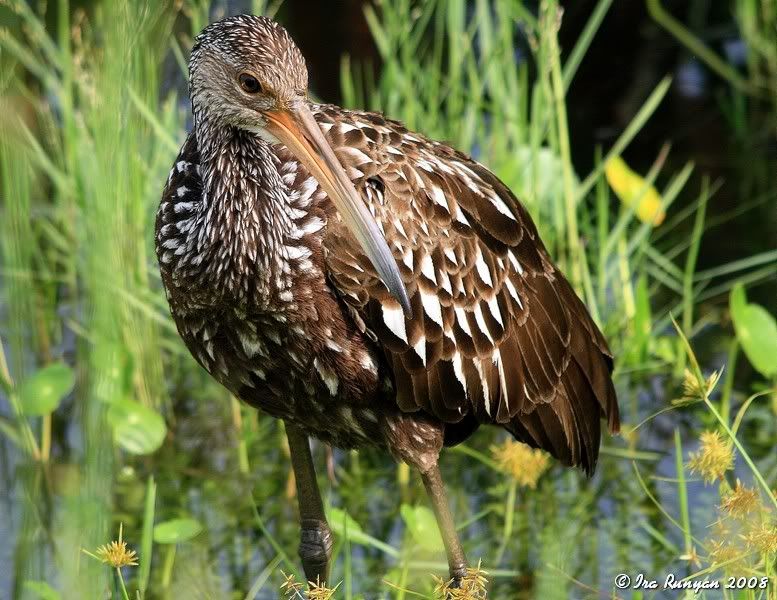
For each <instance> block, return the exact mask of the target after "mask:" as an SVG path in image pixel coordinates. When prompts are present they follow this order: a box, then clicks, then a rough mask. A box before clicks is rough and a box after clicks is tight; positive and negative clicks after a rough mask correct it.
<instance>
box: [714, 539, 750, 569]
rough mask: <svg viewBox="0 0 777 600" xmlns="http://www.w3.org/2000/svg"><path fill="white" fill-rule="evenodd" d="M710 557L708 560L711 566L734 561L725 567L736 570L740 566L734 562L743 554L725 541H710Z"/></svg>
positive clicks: (737, 562)
mask: <svg viewBox="0 0 777 600" xmlns="http://www.w3.org/2000/svg"><path fill="white" fill-rule="evenodd" d="M709 548H710V555H709V559H710V562H711V563H712V564H713V565H720V564H723V563H728V562H729V561H734V562H733V563H731V564H729V565H727V566H726V568H727V569H729V570H732V569H733V570H736V568H737V567H738V566H740V561H738V560H735V559H737V558H738V557H741V556H742V555H743V554H744V553H743V552H742V549H741V548H738V547H737V546H734V545H732V544H730V543H728V542H727V541H725V540H710V541H709Z"/></svg>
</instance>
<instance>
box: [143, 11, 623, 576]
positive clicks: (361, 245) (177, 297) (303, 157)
mask: <svg viewBox="0 0 777 600" xmlns="http://www.w3.org/2000/svg"><path fill="white" fill-rule="evenodd" d="M307 86H308V81H307V69H306V66H305V60H304V58H303V56H302V54H301V53H300V51H299V49H298V48H297V46H296V45H295V43H294V42H293V41H292V39H291V37H290V36H289V34H288V33H287V32H286V30H285V29H283V28H282V27H281V26H280V25H278V24H277V23H275V22H274V21H272V20H270V19H268V18H265V17H257V16H251V15H242V16H236V17H230V18H227V19H224V20H222V21H219V22H217V23H213V24H211V25H209V26H208V27H206V28H205V29H204V30H203V32H202V33H201V34H200V35H199V36H197V38H196V40H195V44H194V47H193V49H192V53H191V58H190V62H189V92H190V96H191V105H192V112H193V117H194V127H193V131H192V132H191V133H190V134H189V135H188V137H187V139H186V141H185V142H184V144H183V147H182V148H181V151H180V154H179V155H178V157H177V159H176V161H175V164H174V165H173V168H172V170H171V172H170V176H169V178H168V180H167V184H166V186H165V188H164V192H163V195H162V201H161V204H160V206H159V211H158V214H157V221H156V250H157V256H158V259H159V265H160V269H161V274H162V280H163V283H164V288H165V291H166V294H167V299H168V301H169V304H170V310H171V313H172V316H173V318H174V320H175V323H176V325H177V327H178V331H179V332H180V335H181V337H182V338H183V340H184V342H185V343H186V346H187V347H188V348H189V350H190V351H191V353H192V355H193V356H194V358H195V359H196V360H197V361H198V362H199V364H200V365H202V367H204V368H205V369H206V370H207V371H208V372H209V373H210V374H211V375H212V376H213V377H214V378H215V379H216V380H217V381H219V382H220V383H221V384H223V385H224V386H225V387H226V388H227V389H228V390H230V391H231V392H232V393H233V394H235V395H236V396H237V397H238V398H240V399H242V400H243V401H245V402H247V403H248V404H250V405H252V406H254V407H256V408H258V409H261V410H262V411H264V412H266V413H268V414H270V415H272V416H274V417H277V418H280V419H283V421H284V422H285V427H286V434H287V436H288V442H289V449H290V453H291V462H292V465H293V469H294V473H295V475H296V482H297V489H298V503H299V511H300V519H301V543H300V547H299V553H300V558H301V560H302V564H303V568H304V571H305V575H306V577H307V578H308V579H309V580H311V581H317V580H318V581H325V580H326V579H327V575H328V563H329V558H330V554H331V545H332V536H331V532H330V529H329V527H328V525H327V522H326V517H325V515H324V510H323V504H322V501H321V496H320V493H319V490H318V487H317V484H316V477H315V471H314V466H313V461H312V459H311V454H310V447H309V439H308V436H313V437H315V438H318V439H319V440H322V441H323V442H325V443H327V444H330V445H332V446H335V447H340V448H360V447H365V446H377V447H380V448H384V449H387V450H388V451H389V452H390V453H391V454H392V455H393V456H394V457H395V458H396V459H397V460H400V461H404V462H406V463H408V464H409V465H411V466H413V467H416V468H417V469H418V471H419V472H420V474H421V478H422V480H423V483H424V485H425V487H426V490H427V492H428V495H429V498H430V501H431V503H432V506H433V508H434V512H435V515H436V517H437V520H438V524H439V526H440V530H441V533H442V537H443V541H444V543H445V548H446V552H447V557H448V563H449V567H450V574H451V577H452V578H453V579H454V580H458V579H460V578H461V577H462V576H463V575H464V573H465V569H466V562H465V557H464V552H463V550H462V547H461V544H460V542H459V540H458V537H457V535H456V532H455V528H454V522H453V518H452V516H451V513H450V510H449V507H448V505H447V501H446V498H445V490H444V487H443V483H442V480H441V477H440V471H439V468H438V456H439V454H440V451H441V449H442V447H443V446H449V445H453V444H456V443H458V442H461V441H462V440H464V439H466V438H467V437H469V436H470V435H471V434H472V433H473V432H474V431H475V430H476V429H477V428H478V426H479V425H481V424H490V425H498V426H501V427H503V428H504V429H506V430H507V431H508V432H510V433H511V434H512V435H513V436H515V438H517V439H518V440H520V441H522V442H525V443H526V444H529V445H531V446H534V447H538V448H542V449H544V450H547V451H548V452H549V453H550V454H552V455H553V456H555V457H556V458H557V459H559V460H560V461H561V462H563V463H565V464H567V465H572V466H580V467H582V468H583V469H584V470H585V471H586V472H588V473H589V474H590V473H591V472H592V471H593V470H594V467H595V465H596V460H597V456H598V453H599V443H600V419H601V418H604V419H606V420H607V422H608V425H609V428H610V430H611V431H615V430H617V428H618V407H617V403H616V397H615V392H614V389H613V384H612V379H611V375H610V373H611V370H612V356H611V354H610V351H609V350H608V347H607V343H606V341H605V340H604V337H603V336H602V334H601V332H600V331H599V329H598V328H597V326H596V325H595V324H594V322H593V320H592V319H591V317H590V316H589V314H588V312H587V310H586V308H585V306H584V305H583V303H582V302H581V301H580V299H579V298H578V297H577V296H576V294H575V292H574V291H573V289H572V287H571V286H570V284H569V283H568V282H567V280H566V279H565V278H564V276H563V275H562V274H561V273H560V272H559V270H558V269H557V268H556V267H555V266H554V264H553V262H552V261H551V259H550V257H549V255H548V253H547V251H546V249H545V247H544V246H543V243H542V241H541V240H540V238H539V236H538V234H537V229H536V227H535V225H534V223H533V222H532V220H531V218H530V217H529V215H528V213H527V212H526V210H525V208H524V207H523V206H521V204H520V203H519V202H518V201H517V199H516V198H515V196H514V195H513V194H512V193H511V192H510V190H509V189H508V188H507V187H506V186H505V185H504V184H503V183H502V182H501V181H500V180H499V179H498V178H497V177H496V176H495V175H493V174H492V173H491V172H490V171H488V170H487V169H486V168H485V167H484V166H483V165H481V164H479V163H478V162H476V161H474V160H473V159H471V158H470V157H469V156H467V155H466V154H463V153H461V152H458V151H456V150H454V149H453V148H451V147H449V146H447V145H445V144H443V143H440V142H436V141H434V140H431V139H429V138H427V137H425V136H423V135H421V134H419V133H415V132H412V131H408V130H407V129H406V128H405V127H404V126H403V125H402V124H401V123H399V122H397V121H393V120H389V119H387V118H385V117H384V116H382V115H380V114H377V113H372V112H362V111H356V110H346V109H343V108H340V107H337V106H332V105H325V104H315V103H313V102H311V101H310V100H309V99H308V97H307ZM494 135H498V133H497V132H494Z"/></svg>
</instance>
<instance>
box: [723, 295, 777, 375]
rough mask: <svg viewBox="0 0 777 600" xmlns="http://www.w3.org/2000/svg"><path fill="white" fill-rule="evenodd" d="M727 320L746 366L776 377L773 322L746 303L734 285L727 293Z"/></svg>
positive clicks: (776, 333)
mask: <svg viewBox="0 0 777 600" xmlns="http://www.w3.org/2000/svg"><path fill="white" fill-rule="evenodd" d="M730 306H731V318H732V320H733V321H734V330H735V331H736V334H737V339H738V340H739V343H740V344H741V346H742V350H744V352H745V355H746V356H747V358H748V360H749V361H750V363H751V364H752V365H753V366H754V367H755V368H756V370H758V372H759V373H761V374H762V375H763V376H764V377H771V376H772V375H777V322H775V320H774V317H773V316H772V315H770V314H769V313H768V312H767V311H766V309H764V308H763V307H762V306H759V305H758V304H750V303H748V302H747V299H746V297H745V290H744V288H743V287H742V284H741V283H738V284H736V285H735V286H734V288H733V289H732V290H731V299H730Z"/></svg>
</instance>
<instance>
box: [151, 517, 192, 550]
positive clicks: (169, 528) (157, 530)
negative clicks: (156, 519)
mask: <svg viewBox="0 0 777 600" xmlns="http://www.w3.org/2000/svg"><path fill="white" fill-rule="evenodd" d="M201 531H202V524H201V523H200V522H199V521H198V520H197V519H171V520H169V521H164V522H162V523H157V525H155V526H154V541H155V542H156V543H157V544H179V543H181V542H186V541H188V540H190V539H192V538H193V537H195V536H196V535H198V534H199V533H200V532H201Z"/></svg>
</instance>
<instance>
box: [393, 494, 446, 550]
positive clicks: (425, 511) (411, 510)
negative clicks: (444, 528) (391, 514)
mask: <svg viewBox="0 0 777 600" xmlns="http://www.w3.org/2000/svg"><path fill="white" fill-rule="evenodd" d="M400 511H401V513H402V519H404V521H405V525H407V529H408V531H409V532H410V535H411V536H412V537H413V540H414V541H415V542H416V544H418V545H419V546H421V548H423V549H424V550H430V551H437V550H443V549H444V548H445V546H443V543H442V536H441V535H440V528H439V527H438V526H437V519H435V517H434V513H433V512H432V510H431V509H430V508H428V507H426V506H410V505H409V504H403V505H402V508H401V509H400Z"/></svg>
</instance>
